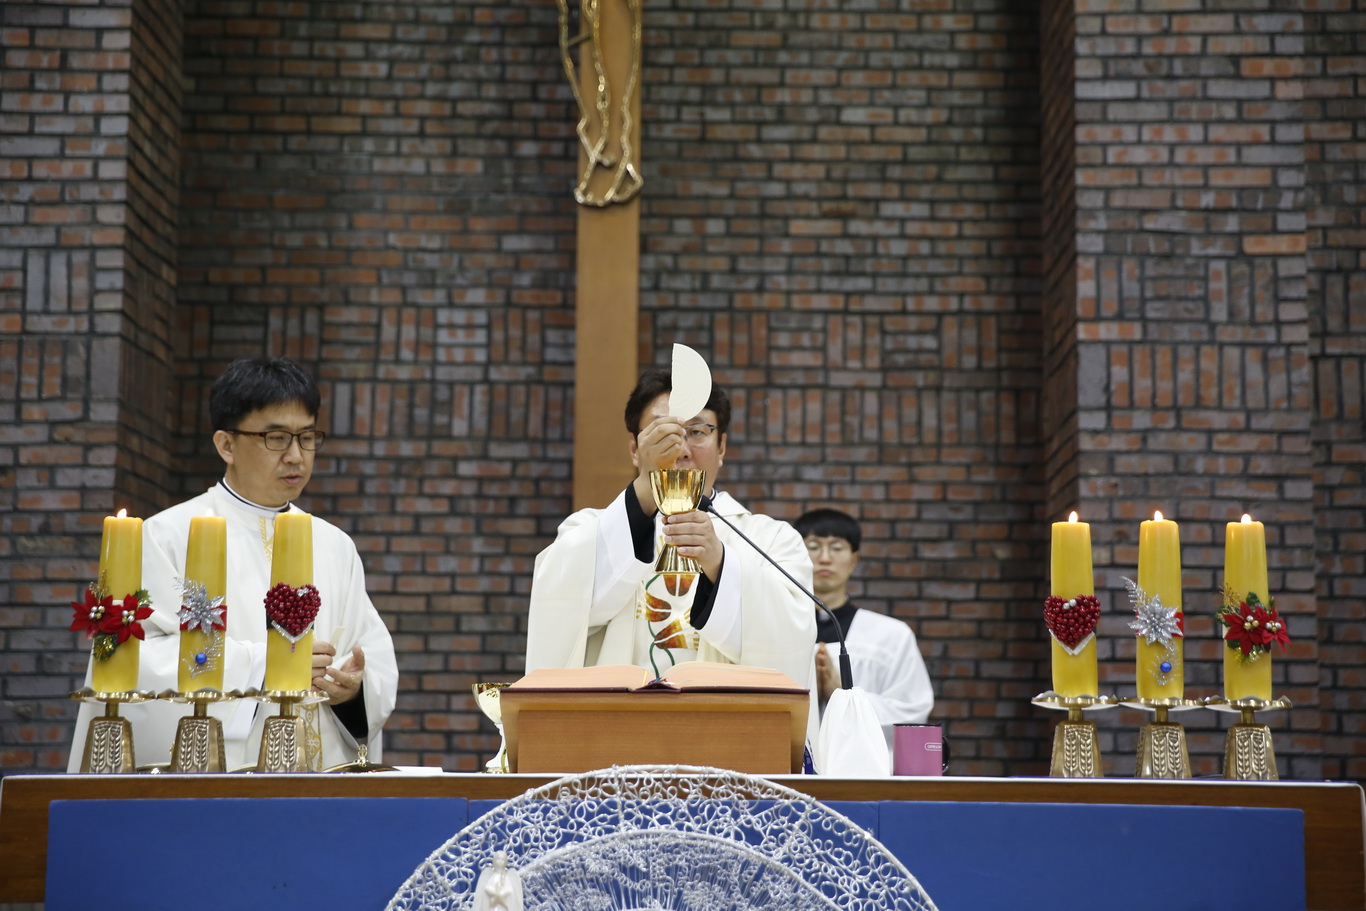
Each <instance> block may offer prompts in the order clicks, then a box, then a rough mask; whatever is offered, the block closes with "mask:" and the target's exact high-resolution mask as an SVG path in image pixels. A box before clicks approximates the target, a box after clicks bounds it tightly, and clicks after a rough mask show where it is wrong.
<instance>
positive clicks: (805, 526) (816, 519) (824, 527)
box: [792, 509, 863, 552]
mask: <svg viewBox="0 0 1366 911" xmlns="http://www.w3.org/2000/svg"><path fill="white" fill-rule="evenodd" d="M792 524H793V526H794V527H795V528H796V529H797V533H798V534H800V535H801V536H802V537H803V538H809V537H811V536H812V535H815V536H816V537H817V538H843V539H844V540H846V541H848V542H849V546H850V547H851V548H852V549H853V550H854V551H855V552H857V551H858V548H859V544H860V543H861V542H862V540H863V530H862V529H860V528H859V524H858V520H857V519H855V518H854V517H853V516H851V515H849V514H847V513H843V512H840V511H839V510H838V509H813V510H811V511H810V512H808V513H803V514H802V517H801V518H799V519H798V520H797V521H796V522H793V523H792Z"/></svg>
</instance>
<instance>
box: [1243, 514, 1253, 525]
mask: <svg viewBox="0 0 1366 911" xmlns="http://www.w3.org/2000/svg"><path fill="white" fill-rule="evenodd" d="M1243 524H1244V525H1251V524H1252V516H1250V515H1248V514H1247V513H1243Z"/></svg>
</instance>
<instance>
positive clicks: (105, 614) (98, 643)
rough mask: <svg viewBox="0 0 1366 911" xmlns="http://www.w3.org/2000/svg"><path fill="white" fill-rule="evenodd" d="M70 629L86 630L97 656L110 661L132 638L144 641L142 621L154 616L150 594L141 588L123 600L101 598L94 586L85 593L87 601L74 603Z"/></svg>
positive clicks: (109, 596)
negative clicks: (110, 657) (121, 646)
mask: <svg viewBox="0 0 1366 911" xmlns="http://www.w3.org/2000/svg"><path fill="white" fill-rule="evenodd" d="M71 609H72V612H73V615H72V618H71V629H73V630H84V631H85V635H86V637H87V638H90V639H94V640H95V657H97V658H100V659H105V658H108V657H109V656H110V655H112V654H113V653H114V649H116V648H118V647H119V646H120V645H122V644H123V643H125V642H127V641H128V640H129V639H130V638H137V639H144V638H146V631H145V630H144V629H143V628H142V621H143V620H146V619H147V618H148V617H150V616H152V605H151V601H150V600H149V598H148V595H147V592H146V591H143V590H141V589H139V590H138V591H135V592H133V593H132V594H130V595H125V596H124V597H123V599H122V600H119V601H115V600H114V596H113V595H104V596H103V597H101V596H100V594H99V593H98V592H96V591H95V588H94V586H91V587H90V588H87V589H86V590H85V600H84V601H72V602H71Z"/></svg>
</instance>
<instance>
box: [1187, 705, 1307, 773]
mask: <svg viewBox="0 0 1366 911" xmlns="http://www.w3.org/2000/svg"><path fill="white" fill-rule="evenodd" d="M1205 707H1206V708H1210V709H1214V710H1215V711H1216V712H1238V713H1239V714H1241V715H1242V718H1241V720H1240V721H1239V722H1238V723H1237V724H1235V725H1234V726H1233V727H1231V728H1229V729H1228V736H1227V738H1226V739H1225V741H1224V777H1225V778H1227V779H1230V780H1236V781H1277V780H1279V779H1280V774H1279V773H1278V772H1277V770H1276V750H1275V747H1274V745H1273V744H1272V742H1271V728H1269V727H1267V726H1266V725H1264V724H1258V723H1257V718H1256V713H1257V712H1275V711H1280V710H1282V709H1288V708H1290V700H1289V699H1287V698H1286V697H1285V696H1280V697H1278V698H1276V699H1259V698H1257V697H1255V696H1249V697H1247V698H1245V699H1233V700H1228V699H1225V698H1224V697H1222V696H1210V697H1208V698H1206V699H1205Z"/></svg>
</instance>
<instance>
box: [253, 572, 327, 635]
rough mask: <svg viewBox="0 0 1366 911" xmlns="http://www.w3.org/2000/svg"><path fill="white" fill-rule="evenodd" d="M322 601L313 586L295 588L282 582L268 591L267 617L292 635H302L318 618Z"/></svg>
mask: <svg viewBox="0 0 1366 911" xmlns="http://www.w3.org/2000/svg"><path fill="white" fill-rule="evenodd" d="M322 603H323V602H322V598H320V597H319V596H318V590H317V589H316V588H314V587H313V586H311V585H304V586H301V587H299V588H295V587H294V586H292V585H286V584H285V583H284V582H281V583H279V584H277V585H275V586H274V587H273V588H271V590H270V591H268V592H266V619H267V620H269V621H270V622H271V623H273V624H275V625H276V626H278V627H280V629H282V630H284V631H285V632H287V633H289V634H290V635H291V636H302V635H303V634H304V633H305V632H306V631H307V630H308V628H309V627H310V626H312V625H313V621H314V620H316V619H317V617H318V608H320V607H322Z"/></svg>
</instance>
